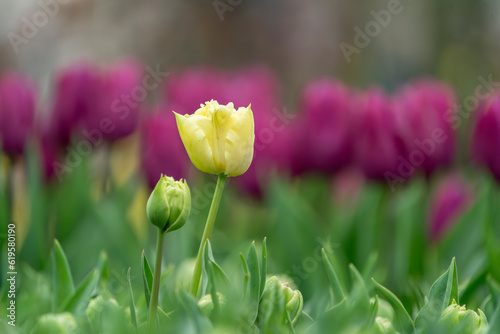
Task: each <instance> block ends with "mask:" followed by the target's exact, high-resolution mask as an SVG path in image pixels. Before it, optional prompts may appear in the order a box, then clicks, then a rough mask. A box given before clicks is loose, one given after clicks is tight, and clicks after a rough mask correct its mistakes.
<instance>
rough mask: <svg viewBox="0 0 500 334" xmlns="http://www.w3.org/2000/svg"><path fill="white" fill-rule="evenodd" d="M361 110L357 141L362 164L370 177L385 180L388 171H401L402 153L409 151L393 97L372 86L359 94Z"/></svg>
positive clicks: (354, 139) (358, 114) (357, 125)
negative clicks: (399, 166)
mask: <svg viewBox="0 0 500 334" xmlns="http://www.w3.org/2000/svg"><path fill="white" fill-rule="evenodd" d="M357 111H358V113H357V115H356V118H357V122H356V123H357V124H356V131H355V135H354V137H353V141H354V143H355V154H356V161H357V163H358V164H359V167H360V168H361V170H362V171H363V173H364V174H365V176H366V177H367V178H369V179H375V180H384V179H386V173H388V172H390V173H393V174H397V173H398V172H397V167H398V157H399V156H401V155H403V156H404V155H405V154H406V152H405V146H404V143H403V141H402V140H401V138H400V133H399V132H400V130H399V128H398V124H397V121H396V113H395V109H394V105H393V103H392V101H391V99H390V98H389V97H387V96H386V95H385V94H384V93H383V92H382V91H380V90H378V89H370V90H368V91H367V92H363V93H361V94H360V95H359V97H358V106H357Z"/></svg>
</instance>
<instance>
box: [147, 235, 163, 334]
mask: <svg viewBox="0 0 500 334" xmlns="http://www.w3.org/2000/svg"><path fill="white" fill-rule="evenodd" d="M164 235H165V233H163V231H161V230H160V229H158V239H157V241H156V261H155V272H154V276H153V290H152V291H151V303H149V325H148V327H149V332H150V333H152V329H153V328H154V327H155V326H154V325H153V324H156V311H157V308H158V293H159V291H160V275H161V257H162V254H163V237H164Z"/></svg>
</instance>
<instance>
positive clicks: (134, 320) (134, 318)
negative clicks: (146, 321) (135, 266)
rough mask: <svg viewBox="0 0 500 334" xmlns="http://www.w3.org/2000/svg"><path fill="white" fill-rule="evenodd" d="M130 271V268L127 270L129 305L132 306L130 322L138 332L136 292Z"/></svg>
mask: <svg viewBox="0 0 500 334" xmlns="http://www.w3.org/2000/svg"><path fill="white" fill-rule="evenodd" d="M130 271H131V268H130V267H129V268H128V270H127V284H128V296H129V304H130V320H131V321H132V325H133V326H134V328H135V329H136V330H137V316H136V314H135V302H134V292H133V290H132V282H131V280H130Z"/></svg>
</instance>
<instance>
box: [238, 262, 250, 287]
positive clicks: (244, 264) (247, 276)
mask: <svg viewBox="0 0 500 334" xmlns="http://www.w3.org/2000/svg"><path fill="white" fill-rule="evenodd" d="M240 260H241V266H242V267H243V273H244V274H245V277H244V280H243V288H244V293H245V297H246V296H247V295H248V289H250V286H249V284H250V272H249V271H248V265H247V261H246V260H245V257H244V256H243V254H242V253H240Z"/></svg>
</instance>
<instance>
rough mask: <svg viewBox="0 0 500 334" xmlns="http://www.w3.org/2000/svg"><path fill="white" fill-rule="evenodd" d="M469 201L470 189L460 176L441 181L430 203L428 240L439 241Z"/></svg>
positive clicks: (452, 176)
mask: <svg viewBox="0 0 500 334" xmlns="http://www.w3.org/2000/svg"><path fill="white" fill-rule="evenodd" d="M470 201H471V189H470V187H469V185H468V184H467V183H466V182H465V181H464V180H463V179H462V178H461V177H460V176H458V175H451V176H448V177H447V178H445V179H443V180H441V182H440V183H439V185H438V186H437V189H436V191H435V193H434V195H433V199H432V201H431V203H432V207H431V210H430V220H429V221H430V229H429V237H430V239H431V240H432V241H434V242H436V241H438V240H440V239H441V238H442V237H443V235H444V234H445V233H446V232H447V231H448V230H449V229H450V228H451V226H452V225H453V223H454V222H456V220H457V218H458V216H459V215H460V214H461V213H463V212H464V211H465V210H466V208H467V207H468V205H469V204H470Z"/></svg>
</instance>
